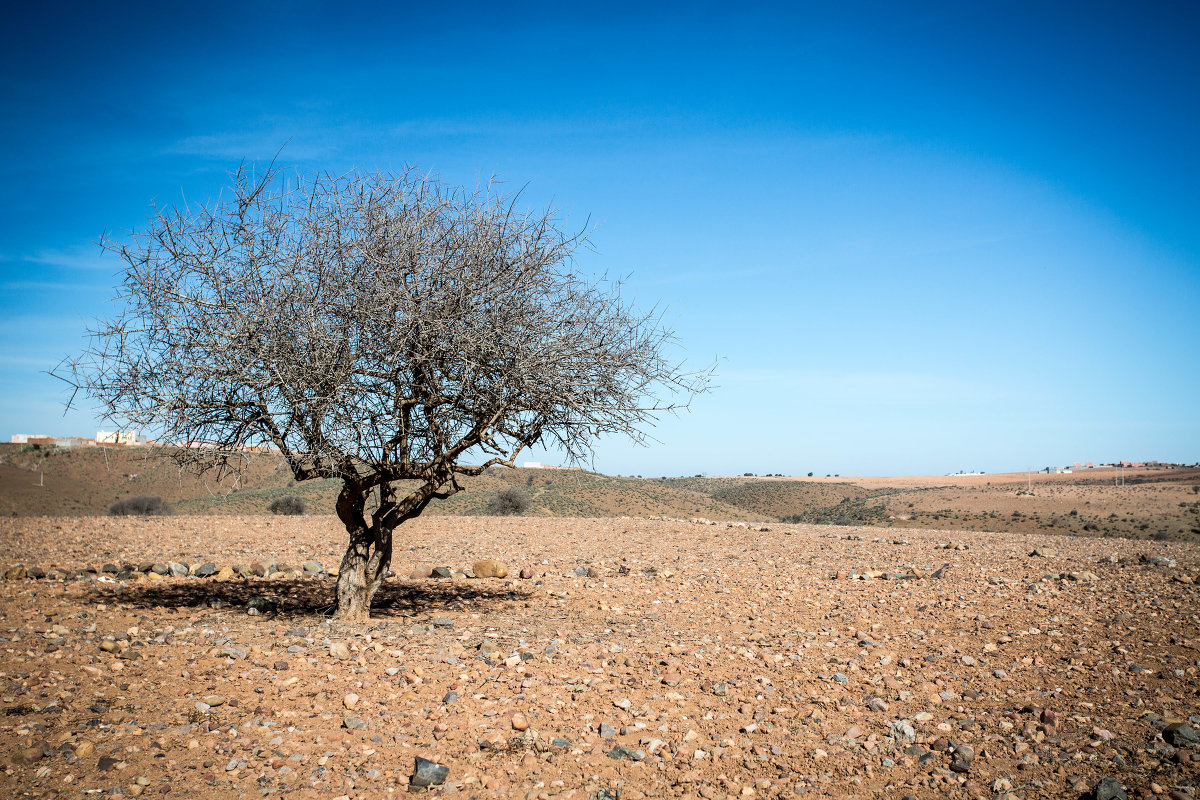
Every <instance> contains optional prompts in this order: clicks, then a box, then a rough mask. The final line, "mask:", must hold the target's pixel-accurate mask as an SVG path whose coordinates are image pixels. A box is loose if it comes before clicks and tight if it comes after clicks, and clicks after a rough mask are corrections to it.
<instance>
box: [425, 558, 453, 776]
mask: <svg viewBox="0 0 1200 800" xmlns="http://www.w3.org/2000/svg"><path fill="white" fill-rule="evenodd" d="M453 574H454V572H453V571H452V570H451V569H450V568H449V567H434V568H433V571H432V572H430V573H429V575H430V577H431V578H449V577H450V576H452V575H453ZM430 763H432V762H430Z"/></svg>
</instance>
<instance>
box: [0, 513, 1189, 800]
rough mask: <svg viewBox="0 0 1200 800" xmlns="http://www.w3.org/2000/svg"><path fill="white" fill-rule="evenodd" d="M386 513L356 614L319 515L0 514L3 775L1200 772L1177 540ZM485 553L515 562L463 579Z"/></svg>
mask: <svg viewBox="0 0 1200 800" xmlns="http://www.w3.org/2000/svg"><path fill="white" fill-rule="evenodd" d="M399 534H400V535H399V537H398V542H399V543H398V545H397V551H396V556H395V563H394V564H393V568H394V569H395V571H396V573H397V577H396V578H394V579H393V580H391V581H389V583H388V585H387V587H385V589H384V590H382V591H381V592H380V595H379V596H378V597H377V598H376V609H375V611H374V619H373V620H372V622H371V624H370V625H369V626H360V627H353V628H351V627H345V626H341V625H338V624H335V623H332V622H331V621H330V620H329V619H328V618H327V614H328V613H329V612H330V611H331V608H330V605H331V603H332V602H333V600H332V597H333V581H332V579H331V578H330V577H329V574H328V572H329V571H333V570H335V569H336V565H337V561H338V558H339V556H340V553H341V550H342V548H343V546H344V545H343V542H344V533H343V532H342V530H341V528H340V524H339V523H338V522H337V521H336V519H334V518H332V517H300V518H267V517H244V518H239V517H174V518H161V519H128V518H123V519H117V518H87V517H85V518H78V519H68V518H23V519H16V520H12V521H10V522H9V524H8V526H7V528H6V529H5V530H4V531H3V532H0V570H4V575H5V580H3V581H2V582H0V690H2V692H3V695H2V698H0V700H2V702H0V708H2V709H3V712H4V713H3V715H0V747H2V748H3V751H4V755H5V767H4V770H3V772H2V773H0V796H4V797H9V796H11V797H50V796H61V797H91V796H96V795H101V796H113V795H118V796H119V795H123V796H137V795H148V796H154V795H166V796H168V797H171V796H181V795H187V796H190V797H195V798H225V797H235V796H250V797H258V796H270V795H277V796H287V797H312V798H317V797H320V798H328V797H335V798H336V797H342V796H345V797H351V798H366V797H371V798H380V797H388V796H392V795H394V794H396V793H400V792H405V791H414V790H416V791H429V792H433V793H443V794H445V795H447V796H451V797H464V798H466V797H471V796H478V797H514V798H550V797H563V798H567V797H573V798H580V799H581V800H582V799H583V798H597V799H601V800H602V799H603V798H621V800H632V799H633V798H640V797H703V798H714V797H722V798H723V797H739V798H744V797H796V796H808V797H832V796H837V797H863V798H868V797H896V798H902V797H905V796H912V797H933V796H946V797H988V798H991V797H1007V798H1022V799H1024V798H1039V797H1081V796H1096V797H1105V798H1110V797H1120V796H1121V795H1120V794H1119V793H1117V790H1118V787H1117V783H1119V784H1120V786H1121V787H1123V791H1124V792H1126V793H1127V794H1128V796H1129V797H1148V796H1156V797H1162V798H1167V797H1172V798H1177V799H1178V798H1183V799H1184V800H1186V799H1187V798H1195V797H1196V791H1197V790H1196V787H1197V785H1200V749H1198V748H1197V747H1196V744H1197V737H1196V733H1195V730H1194V728H1200V717H1197V716H1195V715H1197V714H1200V702H1198V685H1197V665H1198V664H1200V660H1198V659H1200V652H1198V650H1200V617H1198V616H1197V615H1198V614H1200V602H1198V599H1197V593H1198V592H1200V585H1197V584H1196V580H1197V577H1198V576H1200V548H1197V546H1196V545H1194V544H1191V543H1179V542H1152V541H1130V540H1125V539H1100V538H1068V537H1064V536H1049V535H1046V536H1039V535H1022V534H1011V533H1008V534H992V533H981V532H974V531H972V532H955V531H946V530H939V531H931V530H919V529H904V530H895V529H893V530H883V529H878V528H848V527H824V526H804V525H771V526H770V527H769V529H766V530H756V529H755V528H754V527H753V526H738V525H728V524H725V523H720V524H715V525H713V524H703V523H697V522H688V521H677V520H641V519H620V518H618V519H525V518H503V519H499V518H456V517H430V518H424V519H420V520H417V521H415V522H413V523H411V524H408V525H405V526H404V527H403V529H401V531H399ZM1035 551H1036V552H1037V553H1038V555H1031V553H1034V552H1035ZM480 559H498V560H500V561H502V562H504V563H505V565H507V568H508V576H507V577H505V578H487V579H483V578H471V577H468V574H469V573H470V572H471V570H472V565H473V564H474V563H475V562H476V561H478V560H480ZM306 562H307V563H306ZM18 565H20V566H18ZM207 565H211V567H210V568H209V567H208V566H207ZM272 565H273V566H272ZM106 566H107V568H108V570H109V571H108V572H105V569H106ZM434 567H447V568H449V572H450V573H451V577H448V578H437V577H424V576H425V575H428V574H429V572H430V570H431V569H432V568H434ZM88 568H90V569H91V570H93V571H92V572H85V571H84V570H86V569H88ZM172 568H173V571H180V570H181V569H183V570H185V571H187V572H196V571H197V570H198V571H199V572H200V573H202V574H203V573H206V572H211V573H213V574H212V575H210V576H208V577H197V576H195V575H191V576H189V575H178V576H172V575H170V572H171V571H172ZM234 568H237V569H236V570H235V569H234ZM306 568H307V571H306ZM256 571H257V572H263V573H267V574H268V575H271V574H272V573H273V576H272V577H259V576H257V575H255V574H253V573H254V572H256ZM39 572H44V573H45V575H44V577H33V576H34V575H37V574H38V573H39ZM159 572H166V573H167V574H166V575H159V574H158V573H159ZM239 573H241V574H239ZM242 574H246V575H248V577H243V576H242ZM522 575H525V576H530V577H521V576H522ZM248 604H250V606H252V607H253V608H254V609H255V610H256V611H260V612H261V613H250V612H249V611H248ZM1189 718H1190V722H1189ZM418 757H419V758H423V759H428V760H429V761H431V762H434V764H422V765H421V768H420V769H419V770H418V769H415V764H416V763H417V762H416V759H417V758H418ZM435 765H440V766H441V767H444V768H445V769H444V770H441V769H437V768H436V767H435ZM1106 778H1107V779H1113V781H1115V782H1112V781H1110V782H1105V783H1103V784H1101V781H1102V779H1106ZM423 780H429V781H431V782H433V783H434V786H433V787H432V788H430V789H427V790H425V789H417V788H416V787H415V786H412V785H411V784H413V783H420V782H422V781H423Z"/></svg>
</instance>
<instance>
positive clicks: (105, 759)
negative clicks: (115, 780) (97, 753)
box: [96, 756, 121, 772]
mask: <svg viewBox="0 0 1200 800" xmlns="http://www.w3.org/2000/svg"><path fill="white" fill-rule="evenodd" d="M120 763H121V761H120V759H117V758H111V757H109V756H102V757H101V758H100V761H99V763H97V764H96V769H98V770H100V771H101V772H112V770H113V768H114V767H116V766H117V764H120Z"/></svg>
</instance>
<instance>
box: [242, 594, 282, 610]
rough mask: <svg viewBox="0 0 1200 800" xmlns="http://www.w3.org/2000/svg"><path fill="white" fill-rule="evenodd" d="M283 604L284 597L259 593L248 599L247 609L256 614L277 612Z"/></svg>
mask: <svg viewBox="0 0 1200 800" xmlns="http://www.w3.org/2000/svg"><path fill="white" fill-rule="evenodd" d="M282 606H283V598H282V597H279V596H277V595H266V594H259V595H255V596H254V597H251V598H250V599H249V600H247V601H246V610H247V611H252V612H254V613H256V614H273V613H277V612H278V611H279V610H280V609H281V608H282Z"/></svg>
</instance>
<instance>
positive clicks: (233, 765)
mask: <svg viewBox="0 0 1200 800" xmlns="http://www.w3.org/2000/svg"><path fill="white" fill-rule="evenodd" d="M237 768H238V760H237V759H236V758H231V759H229V763H227V764H226V765H225V771H226V772H233V771H234V770H235V769H237Z"/></svg>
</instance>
